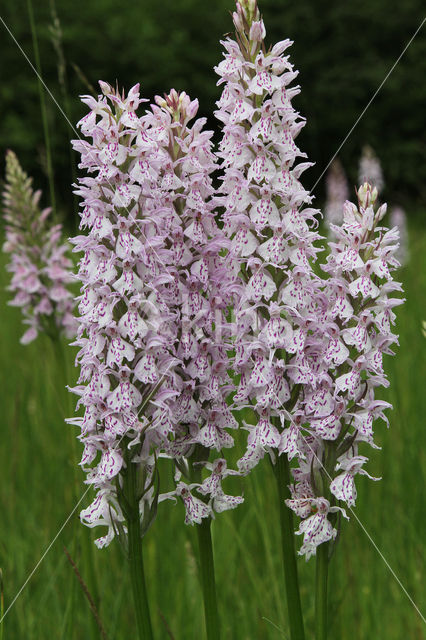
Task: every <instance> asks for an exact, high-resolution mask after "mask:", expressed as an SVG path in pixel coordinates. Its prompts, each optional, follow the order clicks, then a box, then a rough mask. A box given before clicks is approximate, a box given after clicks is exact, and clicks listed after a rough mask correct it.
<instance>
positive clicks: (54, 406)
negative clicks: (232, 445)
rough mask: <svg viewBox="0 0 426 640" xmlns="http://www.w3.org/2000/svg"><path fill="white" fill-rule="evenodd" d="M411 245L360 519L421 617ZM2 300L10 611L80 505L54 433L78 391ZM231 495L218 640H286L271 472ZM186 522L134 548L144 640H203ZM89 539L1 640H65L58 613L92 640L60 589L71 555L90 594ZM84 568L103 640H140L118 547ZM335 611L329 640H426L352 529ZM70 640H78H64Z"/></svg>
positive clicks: (170, 507) (69, 576)
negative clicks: (141, 559) (234, 499)
mask: <svg viewBox="0 0 426 640" xmlns="http://www.w3.org/2000/svg"><path fill="white" fill-rule="evenodd" d="M410 241H411V247H410V250H411V262H410V263H409V264H408V266H407V267H405V269H403V270H402V272H401V279H402V280H403V282H404V287H405V290H406V297H407V302H406V304H405V305H404V306H402V307H398V310H397V312H398V324H397V327H398V330H399V333H400V345H401V346H400V348H399V349H398V354H397V357H395V358H388V359H387V362H386V366H387V367H388V368H389V370H390V383H391V385H390V389H389V390H387V391H386V392H385V393H384V394H383V397H384V398H385V399H387V400H389V401H390V402H393V404H394V407H395V408H394V411H393V412H390V413H389V417H390V423H391V428H390V430H389V431H388V430H387V429H386V427H385V425H384V424H382V423H378V424H377V425H376V428H375V429H376V433H377V434H378V440H379V443H380V445H381V446H382V447H383V450H382V451H378V452H376V453H374V454H373V456H372V459H371V462H370V463H369V465H368V470H369V472H370V473H372V475H375V476H382V478H383V479H382V481H381V482H380V483H377V484H376V483H372V482H371V481H370V480H368V479H366V478H362V477H359V478H358V479H357V485H358V493H359V498H358V501H357V508H356V514H357V516H358V517H359V519H360V520H361V522H362V524H363V526H364V527H365V528H366V530H367V531H368V532H369V534H370V535H371V537H372V538H373V540H374V541H375V543H376V544H377V546H378V547H379V549H380V551H381V552H382V553H383V555H384V557H385V558H386V560H387V561H388V562H389V564H390V565H391V567H392V568H393V569H394V571H395V573H396V574H397V576H398V577H399V579H400V580H401V582H402V584H403V585H404V586H405V587H406V589H407V590H408V592H409V593H410V595H411V596H412V598H413V600H414V601H415V602H416V604H417V605H418V606H419V608H420V609H421V610H424V609H425V605H426V602H425V593H424V589H423V583H424V575H425V569H426V567H425V557H426V554H425V537H424V535H422V534H423V533H424V530H425V516H424V486H425V481H426V478H425V470H426V459H425V450H424V447H423V446H422V438H423V437H424V436H423V434H424V415H425V410H426V407H425V394H424V390H423V387H424V380H425V376H426V371H425V358H424V352H425V348H426V344H425V339H424V337H423V335H422V320H423V319H424V318H426V308H425V302H424V295H423V293H424V290H425V286H426V268H425V267H426V264H425V255H426V234H425V233H424V231H422V230H421V229H420V228H418V227H412V228H411V234H410ZM2 261H3V259H2ZM0 266H1V269H0V288H1V291H2V292H4V287H5V286H6V284H7V274H6V273H5V271H4V265H3V264H1V265H0ZM1 297H2V299H1V301H0V304H1V309H2V332H3V340H2V341H0V364H1V369H2V371H4V372H5V375H4V376H3V379H2V387H1V406H2V412H3V421H2V447H1V449H0V469H1V482H0V507H1V515H2V517H1V526H0V568H1V569H2V570H3V580H4V590H5V606H6V608H7V606H8V605H9V604H10V603H11V601H12V599H13V597H14V596H15V594H16V593H17V592H18V590H19V589H20V587H21V586H22V584H23V583H24V581H25V580H26V578H27V576H28V575H29V573H30V571H31V570H32V569H33V567H34V566H35V565H36V563H37V561H38V560H39V559H40V557H41V556H42V554H43V552H44V551H45V549H46V548H47V547H48V545H49V543H50V541H51V540H52V539H53V537H54V536H55V534H56V533H57V532H58V530H59V528H60V526H61V525H62V523H63V522H64V521H65V520H66V518H67V516H68V514H69V513H70V511H71V509H72V507H73V505H74V504H75V498H74V496H73V494H74V490H75V485H74V474H75V470H76V463H75V460H76V454H75V453H74V452H73V447H72V444H71V442H70V433H71V434H74V430H73V427H70V426H66V425H65V424H64V423H63V417H64V415H70V411H71V409H70V408H69V406H68V407H67V404H68V405H69V402H70V399H69V397H68V394H66V392H65V389H64V385H65V380H66V379H67V380H68V383H69V384H70V385H72V384H74V382H75V377H76V371H75V370H73V369H72V361H73V358H74V354H73V349H71V348H68V351H67V356H68V358H67V361H68V362H67V364H68V365H69V367H68V368H69V371H70V372H71V373H69V374H65V372H64V367H63V365H61V364H60V360H59V359H56V358H55V353H54V351H53V349H52V348H51V345H50V343H49V342H48V341H47V340H46V341H43V339H41V338H39V339H37V341H35V342H34V343H32V344H30V345H28V346H27V347H23V346H21V345H20V344H19V336H20V334H21V326H20V317H19V310H18V309H15V308H10V307H6V306H5V298H6V295H5V294H4V293H2V296H1ZM71 402H72V401H71ZM240 437H241V438H242V439H243V440H244V438H245V437H246V436H245V435H244V434H243V433H241V434H240ZM71 440H72V438H71ZM78 449H79V450H80V449H81V447H80V446H78ZM79 452H80V451H79ZM369 453H370V450H369ZM234 455H235V456H237V455H238V452H234ZM170 474H171V469H170ZM77 476H78V478H77V488H78V495H79V496H81V495H82V494H83V492H84V490H85V486H84V485H83V474H82V473H81V472H79V471H78V470H77ZM161 481H162V490H167V488H168V487H167V482H168V479H167V477H164V476H163V477H162V479H161ZM238 482H239V483H241V486H239V487H237V486H236V485H235V481H234V480H233V479H231V480H230V485H228V486H227V487H226V489H229V491H233V490H235V493H237V492H238V491H239V490H243V491H244V495H245V503H244V504H243V505H241V506H240V507H238V509H236V510H235V511H232V512H226V513H223V514H220V516H218V517H217V519H216V521H215V522H214V523H213V526H212V531H213V544H214V550H215V560H216V576H217V585H218V599H219V611H220V616H221V624H222V633H223V638H224V639H225V638H226V639H227V638H232V640H254V639H256V640H280V639H282V638H286V637H287V638H288V626H287V620H286V603H285V595H284V594H285V589H284V581H283V575H282V569H281V553H280V532H279V527H278V520H279V514H278V505H277V496H276V487H275V479H274V476H273V472H272V468H271V467H270V465H269V464H268V460H267V459H265V460H264V461H263V462H262V463H261V464H259V466H258V467H257V468H256V469H255V470H254V472H253V473H252V474H251V475H250V476H249V477H248V478H246V479H243V480H240V481H238ZM237 484H238V483H237ZM90 492H91V490H90ZM90 495H91V493H90V494H88V495H87V496H86V498H85V499H84V501H83V504H84V505H87V504H88V503H89V501H90ZM183 519H184V513H183V507H182V505H181V504H177V505H174V504H173V503H172V502H169V501H167V502H166V503H162V504H161V505H160V506H159V510H158V518H157V521H156V522H155V523H154V525H153V526H152V528H151V529H150V530H149V532H148V533H147V535H146V537H145V538H144V546H145V571H146V578H147V586H148V591H149V598H150V603H151V610H152V618H153V626H154V633H155V637H157V638H167V637H168V635H167V631H166V626H165V624H166V623H167V625H168V626H169V627H170V629H171V630H172V632H173V633H174V636H175V638H176V640H181V639H182V640H202V638H204V636H203V607H202V598H201V588H200V583H199V581H198V575H197V560H196V557H197V556H196V551H195V549H196V536H195V531H194V529H193V528H191V527H186V526H185V525H184V524H183ZM91 533H93V532H90V531H89V530H88V529H87V528H85V527H83V526H82V525H80V524H79V523H78V522H77V515H76V516H74V517H73V518H72V519H71V522H70V523H69V524H68V525H67V526H66V527H65V529H64V531H63V532H62V533H61V535H60V536H59V538H58V540H57V541H56V542H55V544H54V545H53V547H52V548H51V550H50V551H49V553H48V554H47V555H46V558H45V559H44V560H43V562H42V563H41V565H40V567H39V568H38V570H37V571H36V573H35V574H34V576H33V578H32V579H31V580H30V582H29V584H28V585H27V587H26V588H25V590H24V591H23V593H22V595H21V596H20V597H19V598H18V600H17V602H16V604H15V605H14V607H13V608H12V609H11V611H10V613H9V614H8V615H7V617H6V619H5V634H4V637H5V638H13V639H14V638H17V639H18V638H25V640H44V639H45V638H49V637H51V638H60V637H61V635H60V634H61V629H63V628H64V627H65V625H64V621H65V615H66V611H67V606H72V607H73V609H70V610H69V615H71V620H72V625H71V627H72V629H73V636H72V638H74V639H75V640H79V639H80V638H84V639H86V638H87V639H89V638H91V637H92V636H91V635H90V628H91V626H90V616H91V613H90V609H89V606H88V604H87V601H86V600H85V598H84V596H83V594H82V591H81V588H80V586H79V585H78V583H77V589H76V593H75V604H74V605H72V602H71V604H70V597H71V593H70V591H71V589H70V585H71V584H72V582H73V580H75V582H76V580H77V579H76V578H75V576H74V574H73V572H72V568H71V566H70V564H69V563H68V561H67V559H66V556H65V554H64V552H63V545H65V546H66V547H67V548H68V549H69V550H70V551H71V553H74V554H75V555H74V556H73V559H74V560H75V562H76V564H77V566H78V568H79V570H80V572H81V574H82V576H83V579H84V580H85V581H86V582H89V576H88V573H89V568H88V566H87V564H86V562H85V559H84V558H85V555H84V550H83V546H84V545H83V538H84V537H87V536H90V535H91ZM75 535H76V536H77V537H76V538H75V537H74V536H75ZM92 538H93V536H92ZM74 540H75V542H76V544H75V545H74V544H73V541H74ZM73 550H74V551H73ZM94 559H95V569H96V572H97V576H98V584H99V593H100V601H101V604H100V614H101V618H102V621H103V623H104V626H105V628H106V630H107V633H108V637H109V639H110V640H128V639H129V638H132V637H134V629H135V619H134V612H133V605H132V600H131V597H130V595H129V594H130V582H129V577H128V572H127V570H126V569H125V560H124V557H123V555H122V550H121V548H120V545H119V544H118V542H117V541H114V542H113V543H112V545H111V546H110V547H108V548H107V549H106V550H103V551H98V550H96V549H95V553H94ZM299 567H300V582H301V596H302V606H303V609H304V613H305V617H306V623H307V624H306V630H307V633H306V636H307V638H311V637H312V635H313V616H314V601H313V584H314V569H315V563H314V561H310V562H308V563H306V562H304V560H303V559H300V561H299ZM330 597H331V603H330V604H331V606H330V615H329V625H330V634H329V640H371V639H372V638H374V640H400V639H401V638H407V640H408V639H410V640H411V639H413V640H414V639H416V640H421V638H422V637H424V636H423V635H422V634H423V632H424V627H423V623H422V622H421V620H420V618H419V616H418V615H417V613H416V612H415V610H414V608H413V607H412V605H411V604H410V602H409V600H408V599H407V598H406V596H405V595H404V594H403V592H402V591H401V588H400V587H399V586H398V584H397V583H396V582H395V580H394V579H393V578H392V576H391V574H390V572H389V570H388V568H387V567H386V565H385V563H384V561H383V560H382V559H381V558H380V556H379V554H378V552H377V551H376V550H375V549H374V547H373V546H372V544H371V542H370V541H369V540H368V538H367V536H366V534H365V533H364V532H363V530H362V529H361V527H360V526H359V524H358V523H357V522H356V520H355V518H354V517H352V519H351V522H350V523H349V524H345V525H344V530H343V532H342V537H341V541H340V543H339V545H338V547H337V550H336V553H335V555H334V557H333V561H332V564H331V573H330ZM64 637H65V638H66V640H72V638H70V636H69V635H65V636H64Z"/></svg>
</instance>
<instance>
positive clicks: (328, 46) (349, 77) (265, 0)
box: [0, 0, 426, 211]
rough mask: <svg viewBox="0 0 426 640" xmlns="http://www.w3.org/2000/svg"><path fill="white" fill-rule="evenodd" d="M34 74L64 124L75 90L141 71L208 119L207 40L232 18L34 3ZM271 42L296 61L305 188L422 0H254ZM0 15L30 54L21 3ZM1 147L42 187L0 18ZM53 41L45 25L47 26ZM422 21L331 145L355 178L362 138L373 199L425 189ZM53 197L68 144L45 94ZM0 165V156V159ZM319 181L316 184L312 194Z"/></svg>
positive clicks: (36, 116) (215, 6) (65, 179)
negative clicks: (376, 165) (379, 193)
mask: <svg viewBox="0 0 426 640" xmlns="http://www.w3.org/2000/svg"><path fill="white" fill-rule="evenodd" d="M33 6H34V14H35V20H36V24H37V35H38V39H39V46H40V54H41V64H42V75H43V78H44V80H45V82H46V84H47V85H48V86H49V88H50V89H51V91H52V93H53V94H54V95H55V97H56V98H57V100H58V102H59V103H60V104H61V106H63V107H64V106H65V102H67V105H66V110H67V113H68V115H69V118H70V120H71V122H72V123H73V124H75V123H76V122H77V120H78V119H79V118H80V117H81V116H82V115H83V114H84V113H85V107H84V105H81V103H80V101H79V98H78V96H79V94H82V93H88V92H89V91H90V85H92V86H93V87H95V90H96V86H97V80H98V79H103V80H107V81H109V82H110V83H115V82H116V81H118V83H119V85H122V86H124V87H126V88H129V87H130V86H131V85H133V84H135V83H136V82H140V83H141V86H142V91H143V93H144V95H145V96H146V97H147V98H152V97H153V96H154V95H155V94H156V93H163V92H164V91H167V90H169V89H170V88H171V87H175V88H177V89H180V90H185V91H187V92H188V93H189V94H190V95H191V97H198V98H199V100H200V113H201V115H205V116H207V117H208V119H209V124H210V125H211V127H215V126H216V122H215V119H214V117H213V111H214V102H215V100H216V99H217V98H218V96H219V89H218V87H217V86H216V79H217V77H216V75H215V73H214V71H213V66H214V65H215V64H217V62H218V61H219V60H220V59H221V55H222V54H221V47H220V45H219V39H220V38H221V37H222V36H223V35H224V34H225V33H226V31H227V30H229V29H230V28H231V20H230V17H229V11H230V10H232V9H233V3H232V0H215V1H214V2H210V3H207V2H204V1H202V0H178V1H176V0H162V1H161V2H158V0H139V1H135V2H129V3H126V4H120V3H117V2H116V1H115V0H93V2H87V0H73V2H68V1H67V2H65V0H56V6H55V4H54V3H53V0H49V2H48V1H47V0H33ZM260 6H261V9H262V11H263V14H264V19H265V23H266V27H267V32H268V36H269V41H270V42H271V43H273V42H275V41H277V40H282V39H284V38H287V37H288V38H291V39H292V40H294V45H293V47H292V48H291V50H290V55H291V60H292V62H293V64H294V65H295V67H296V68H297V69H298V70H299V71H300V75H299V80H298V81H299V83H300V85H301V87H302V92H301V94H300V96H298V97H297V99H296V101H295V106H296V108H297V109H298V110H299V111H300V112H301V114H302V115H303V116H305V117H306V119H307V125H306V127H305V129H304V130H303V132H302V133H301V136H300V146H301V148H302V149H303V150H304V151H306V152H307V154H308V156H309V159H310V160H311V161H314V162H315V163H316V165H315V167H314V168H312V169H311V170H310V172H309V174H308V173H307V174H305V175H306V181H305V186H306V187H307V188H310V187H312V185H313V184H314V183H315V182H316V180H317V178H318V177H319V176H320V174H321V173H322V171H323V169H324V168H325V166H326V165H327V163H328V161H329V160H330V158H331V157H332V155H333V154H334V153H335V151H336V150H337V148H338V147H339V145H340V143H341V142H342V141H343V139H344V138H345V136H346V134H347V133H348V132H349V130H350V129H351V127H352V126H353V124H354V123H355V121H356V120H357V118H358V117H359V115H360V114H361V112H362V111H363V109H364V107H365V106H366V105H367V103H368V102H369V100H370V98H371V97H372V96H373V94H374V92H375V91H376V89H377V88H378V87H379V85H380V83H381V82H382V81H383V80H384V78H385V77H386V74H387V73H388V72H389V70H390V69H391V67H392V65H393V64H394V62H395V61H396V59H397V58H398V56H399V55H400V53H401V52H402V50H403V49H404V47H405V46H406V44H407V43H408V41H409V40H410V38H411V36H412V35H413V33H414V32H415V30H416V28H417V27H418V26H419V25H420V23H421V21H422V19H423V17H424V16H423V2H422V0H404V2H403V3H398V4H397V5H390V4H389V2H388V1H387V0H356V1H352V2H342V1H341V0H298V1H297V2H289V1H286V2H284V1H281V0H262V1H261V4H260ZM55 12H56V14H57V16H58V18H59V21H60V27H61V30H62V37H61V38H59V40H60V44H61V47H62V49H63V53H64V59H65V71H66V92H67V96H68V100H67V101H66V100H65V94H64V85H63V84H61V83H60V82H59V78H58V67H59V68H60V70H61V71H63V70H64V69H63V67H61V64H60V54H58V49H57V48H56V49H55V45H54V40H55V38H54V37H53V36H52V30H51V25H52V22H53V14H54V13H55ZM2 16H3V18H4V20H5V22H6V23H7V24H8V26H9V27H10V29H11V31H12V32H13V34H14V35H15V37H16V38H17V40H18V41H19V42H20V44H21V45H22V47H23V49H24V50H25V51H26V52H27V53H28V55H29V57H30V58H31V59H32V60H33V59H34V55H33V48H32V40H31V30H30V25H29V19H28V13H27V5H26V2H24V1H23V0H19V1H18V2H15V0H3V3H2ZM0 29H1V30H2V33H1V38H0V55H1V60H2V64H1V82H0V111H1V120H0V121H1V127H0V150H1V152H2V155H4V151H5V150H6V149H7V148H9V147H11V148H13V149H14V150H15V151H16V152H17V153H18V155H19V156H20V158H21V161H22V163H23V165H24V166H25V169H26V170H27V171H28V172H29V173H31V174H32V175H34V177H35V180H36V181H37V184H40V185H41V186H42V187H43V188H44V191H45V195H46V197H47V194H48V188H47V183H46V175H45V171H44V167H45V149H44V138H43V130H42V126H41V116H40V106H39V98H38V89H37V81H36V77H35V74H34V73H33V71H32V70H31V69H30V67H29V65H28V63H27V62H26V61H25V59H24V57H23V56H22V54H21V53H20V52H19V50H18V48H17V47H16V45H15V44H14V43H13V41H12V39H11V38H10V36H9V35H8V34H7V32H6V31H5V29H4V27H3V26H2V25H0ZM56 41H58V33H57V32H56ZM425 76H426V25H424V26H423V29H421V30H420V32H419V34H418V35H417V37H416V38H415V40H414V41H413V43H412V44H411V46H410V47H409V48H408V49H407V51H406V53H405V55H404V56H403V58H402V60H401V61H400V63H399V64H398V65H397V66H396V68H395V69H394V71H393V73H392V74H391V75H390V77H389V78H388V79H387V81H386V82H385V84H384V85H383V88H382V90H381V91H380V93H379V94H378V95H377V97H376V98H375V100H374V101H373V103H372V104H371V106H370V107H369V108H368V110H367V111H366V113H365V115H364V116H363V117H362V119H361V121H360V122H359V124H358V125H357V127H356V128H355V130H354V131H353V133H352V134H351V136H350V138H349V139H348V141H347V142H346V143H345V145H344V146H343V149H342V151H341V153H340V154H339V155H340V158H341V160H342V163H343V165H344V167H345V169H346V171H347V173H348V175H349V180H350V182H351V183H352V184H354V185H355V183H356V180H357V167H358V160H359V155H360V152H361V148H362V146H363V145H364V144H365V143H368V144H370V145H371V146H372V147H373V148H374V149H375V151H376V153H377V155H378V156H379V158H380V160H381V162H382V165H383V170H384V175H385V180H386V191H385V194H384V197H385V198H388V199H389V200H391V201H393V202H395V201H397V202H400V203H401V204H403V205H404V204H405V203H406V202H407V203H409V202H410V203H412V202H413V201H420V200H421V199H424V198H425V197H426V133H425V104H426V84H425V82H424V78H425ZM47 106H48V119H49V124H50V130H51V133H52V145H53V163H54V171H55V184H56V191H57V198H58V200H59V202H60V205H61V206H62V208H63V209H65V210H66V211H71V210H72V196H71V187H70V184H71V181H72V178H71V171H70V151H69V146H68V140H69V139H70V138H71V137H74V136H75V134H74V133H73V132H72V131H71V129H70V127H69V126H68V125H67V124H66V122H65V119H64V118H63V116H62V115H61V114H60V113H59V111H58V109H57V107H56V106H55V105H54V104H53V102H52V101H51V100H50V98H49V97H47ZM1 162H2V165H1V169H2V170H3V167H4V163H3V159H2V161H1ZM323 185H324V181H323V180H322V181H320V183H319V184H318V187H317V188H316V190H315V192H316V195H317V197H318V200H319V201H320V202H321V199H322V197H323V189H324V187H323Z"/></svg>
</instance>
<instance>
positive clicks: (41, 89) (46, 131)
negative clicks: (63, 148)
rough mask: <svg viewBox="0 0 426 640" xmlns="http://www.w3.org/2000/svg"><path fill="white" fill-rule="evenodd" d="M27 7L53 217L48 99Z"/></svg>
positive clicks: (32, 25) (30, 14)
mask: <svg viewBox="0 0 426 640" xmlns="http://www.w3.org/2000/svg"><path fill="white" fill-rule="evenodd" d="M27 7H28V15H29V18H30V27H31V35H32V39H33V48H34V58H35V67H36V69H37V85H38V93H39V97H40V108H41V118H42V122H43V132H44V144H45V146H46V163H47V177H48V180H49V190H50V204H51V207H52V211H53V215H55V213H56V198H55V182H54V178H53V164H52V151H51V142H50V134H49V123H48V121H47V108H46V99H45V95H44V87H43V83H42V80H41V78H42V73H41V63H40V53H39V48H38V40H37V30H36V26H35V22H34V12H33V5H32V0H27Z"/></svg>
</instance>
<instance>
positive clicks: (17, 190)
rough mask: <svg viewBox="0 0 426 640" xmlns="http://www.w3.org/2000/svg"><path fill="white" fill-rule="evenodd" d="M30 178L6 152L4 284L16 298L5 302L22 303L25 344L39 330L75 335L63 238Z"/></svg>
mask: <svg viewBox="0 0 426 640" xmlns="http://www.w3.org/2000/svg"><path fill="white" fill-rule="evenodd" d="M31 185H32V179H31V178H29V177H28V176H27V174H26V173H25V172H24V171H23V169H22V167H21V165H20V164H19V160H18V158H17V157H16V155H15V153H14V152H13V151H8V152H7V154H6V185H5V188H4V191H3V211H4V220H5V222H6V241H5V243H4V244H3V251H5V252H6V253H9V254H10V255H11V261H10V263H9V265H8V267H7V269H8V271H10V272H11V273H12V274H13V275H12V281H11V284H10V285H9V287H8V289H9V290H10V291H13V292H14V294H15V297H14V298H13V300H11V301H10V303H9V304H11V305H13V306H16V307H21V309H22V314H23V316H24V323H25V324H27V325H29V329H28V330H27V331H26V332H25V333H24V335H23V336H22V338H21V343H22V344H28V343H29V342H31V341H32V340H34V339H35V338H36V337H37V335H38V334H39V333H43V332H44V333H47V334H48V335H49V336H50V337H52V338H56V336H58V335H60V334H63V335H65V336H66V337H68V338H71V337H73V336H74V335H75V332H76V321H75V319H74V317H73V309H74V301H73V296H72V293H71V291H70V290H69V288H68V287H69V284H70V283H71V282H72V281H73V276H72V262H71V260H70V259H69V258H68V257H67V255H66V254H67V252H68V247H67V245H66V244H65V243H63V242H62V225H60V224H57V225H53V224H52V223H51V221H50V218H49V215H50V213H51V209H50V208H46V209H40V207H39V201H40V197H41V191H33V189H32V186H31Z"/></svg>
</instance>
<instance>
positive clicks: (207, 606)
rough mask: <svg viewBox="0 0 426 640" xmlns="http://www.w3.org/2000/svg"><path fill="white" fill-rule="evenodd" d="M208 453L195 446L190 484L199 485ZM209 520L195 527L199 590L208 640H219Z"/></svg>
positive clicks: (190, 462)
mask: <svg viewBox="0 0 426 640" xmlns="http://www.w3.org/2000/svg"><path fill="white" fill-rule="evenodd" d="M208 457H209V451H208V450H207V449H206V448H205V447H203V446H201V445H197V446H196V447H195V450H194V452H193V454H192V456H191V458H190V459H189V471H190V476H191V480H192V482H196V483H201V466H200V465H199V464H197V463H198V462H200V461H201V460H207V459H208ZM210 527H211V518H203V520H202V522H201V524H197V525H196V529H197V538H198V551H199V554H198V555H199V559H200V562H199V571H200V574H201V588H202V590H203V601H204V616H205V621H206V632H207V638H208V640H219V638H220V625H219V614H218V610H217V596H216V579H215V573H214V559H213V545H212V537H211V529H210Z"/></svg>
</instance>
